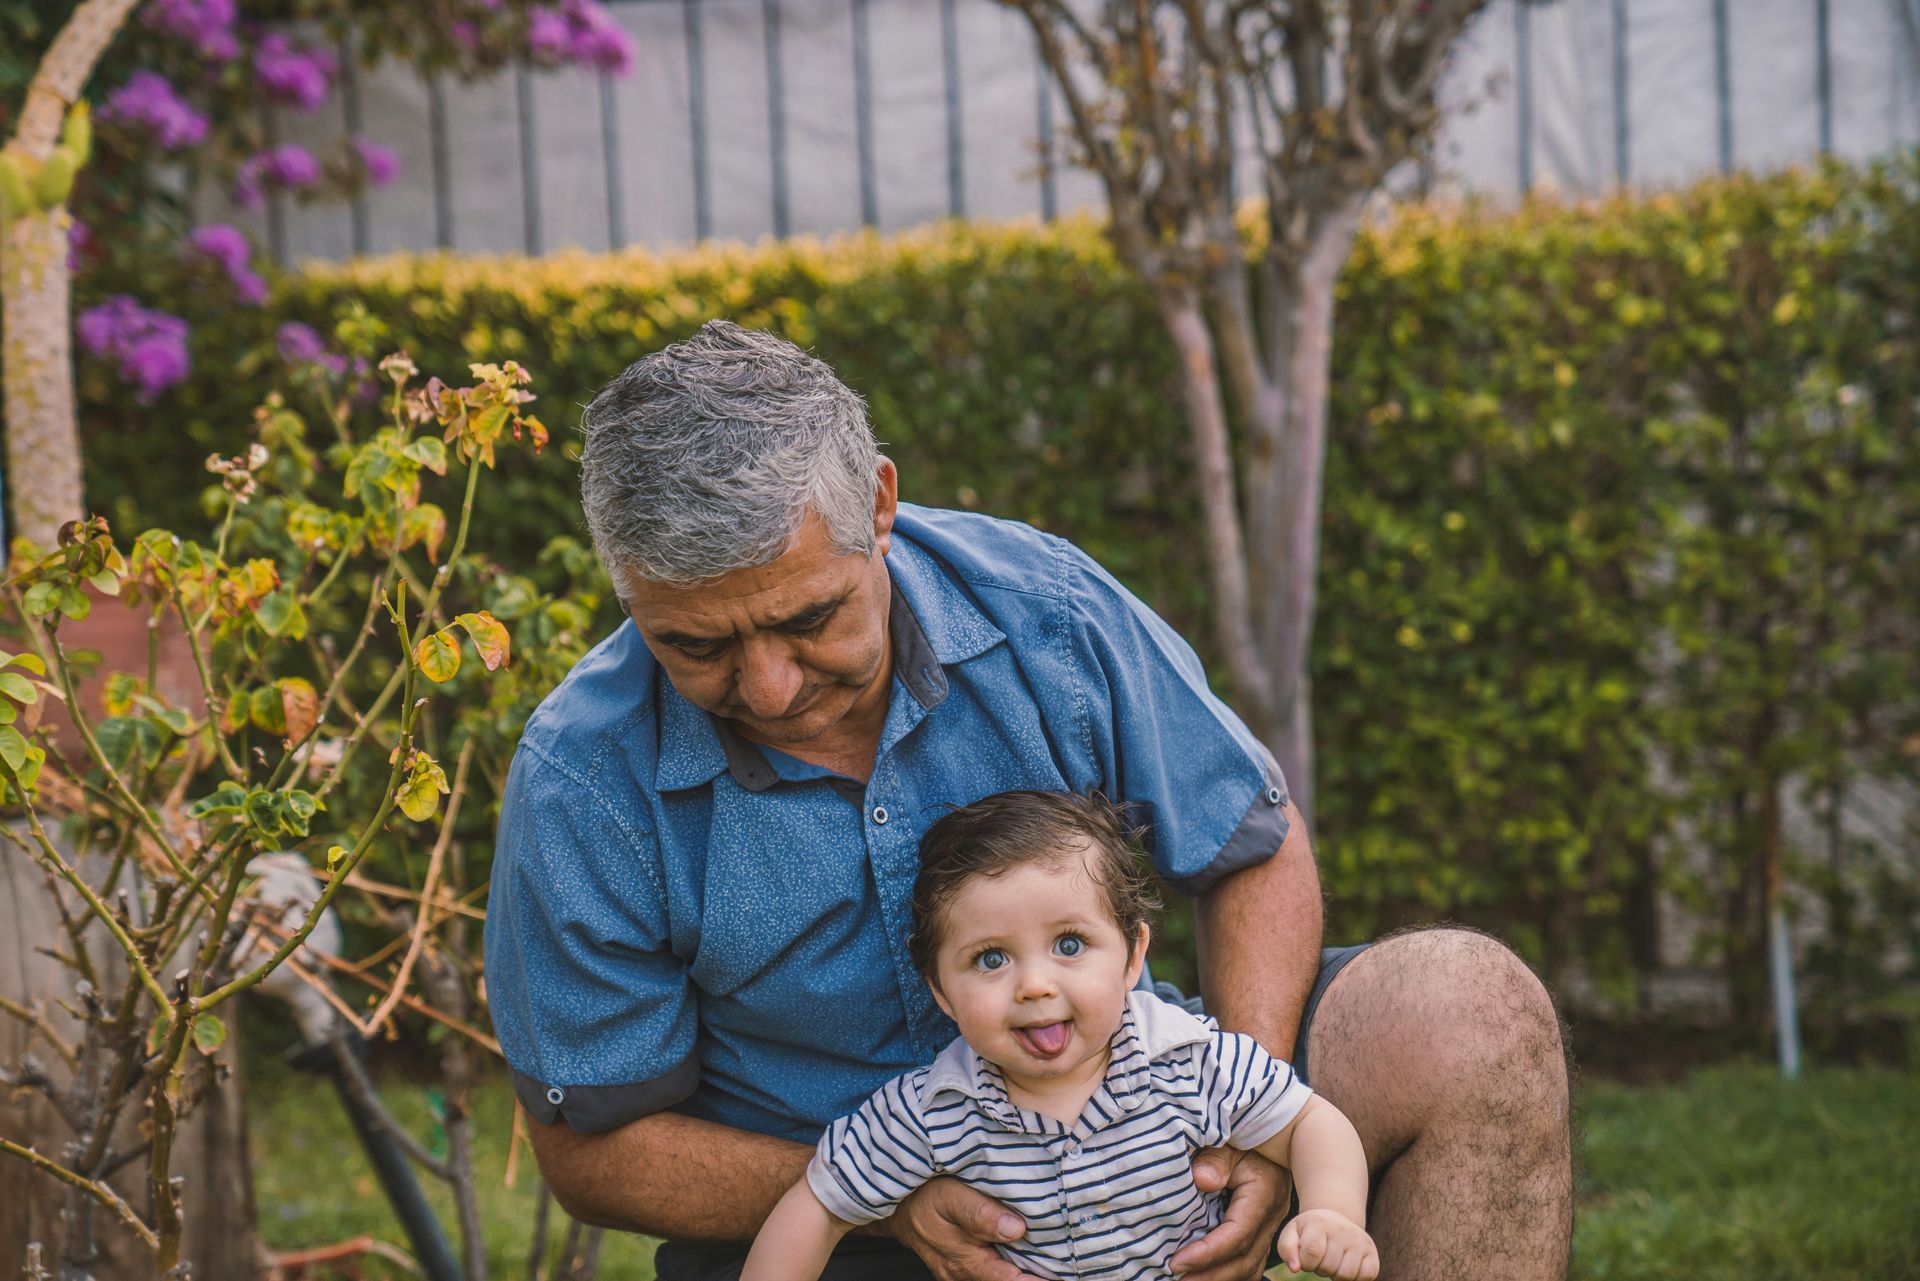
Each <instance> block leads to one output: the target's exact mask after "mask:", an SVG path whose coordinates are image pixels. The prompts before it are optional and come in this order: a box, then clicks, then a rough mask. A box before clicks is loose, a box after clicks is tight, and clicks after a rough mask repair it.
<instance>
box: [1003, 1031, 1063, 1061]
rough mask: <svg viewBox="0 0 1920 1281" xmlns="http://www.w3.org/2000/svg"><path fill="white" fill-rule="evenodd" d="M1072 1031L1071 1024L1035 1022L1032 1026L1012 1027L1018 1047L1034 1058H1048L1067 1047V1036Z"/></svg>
mask: <svg viewBox="0 0 1920 1281" xmlns="http://www.w3.org/2000/svg"><path fill="white" fill-rule="evenodd" d="M1072 1033H1073V1024H1072V1023H1070V1022H1061V1023H1036V1024H1035V1025H1033V1026H1032V1027H1017V1028H1015V1029H1013V1039H1014V1040H1015V1041H1018V1042H1019V1043H1020V1048H1021V1049H1023V1050H1025V1051H1026V1052H1027V1053H1028V1054H1031V1055H1032V1056H1033V1057H1034V1058H1036V1059H1050V1058H1052V1057H1053V1056H1054V1055H1056V1054H1058V1053H1060V1051H1062V1050H1064V1049H1066V1048H1067V1038H1068V1037H1069V1036H1070V1035H1072Z"/></svg>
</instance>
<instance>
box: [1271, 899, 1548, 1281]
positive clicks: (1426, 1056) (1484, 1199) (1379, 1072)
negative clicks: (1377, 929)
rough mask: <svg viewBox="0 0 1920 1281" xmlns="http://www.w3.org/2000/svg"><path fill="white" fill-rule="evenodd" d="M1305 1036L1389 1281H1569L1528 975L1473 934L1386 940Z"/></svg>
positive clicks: (1330, 993)
mask: <svg viewBox="0 0 1920 1281" xmlns="http://www.w3.org/2000/svg"><path fill="white" fill-rule="evenodd" d="M1310 1035H1311V1038H1312V1039H1311V1042H1310V1044H1309V1047H1308V1055H1309V1061H1310V1062H1311V1064H1312V1070H1313V1085H1314V1088H1315V1089H1317V1090H1319V1091H1320V1092H1322V1093H1323V1094H1325V1095H1326V1096H1327V1098H1328V1099H1330V1100H1331V1101H1332V1102H1333V1103H1334V1104H1335V1105H1337V1106H1338V1107H1339V1108H1340V1109H1341V1110H1342V1111H1344V1112H1345V1113H1346V1114H1347V1116H1348V1117H1349V1118H1350V1119H1351V1120H1352V1121H1353V1124H1354V1128H1355V1129H1357V1130H1358V1131H1359V1132H1360V1139H1361V1142H1362V1143H1363V1144H1365V1146H1366V1149H1367V1159H1368V1162H1369V1164H1370V1165H1371V1167H1372V1169H1373V1172H1374V1177H1375V1180H1376V1187H1377V1192H1376V1195H1375V1199H1374V1204H1373V1211H1372V1215H1371V1217H1370V1221H1369V1223H1368V1227H1369V1229H1370V1230H1371V1231H1372V1233H1373V1235H1374V1239H1375V1240H1376V1241H1378V1242H1379V1245H1380V1259H1381V1274H1380V1275H1381V1278H1382V1281H1426V1279H1427V1278H1443V1277H1444V1278H1457V1277H1461V1276H1468V1275H1473V1276H1495V1277H1501V1278H1505V1279H1507V1281H1528V1279H1531V1278H1538V1279H1546V1278H1554V1279H1556V1281H1557V1279H1558V1278H1561V1277H1564V1276H1565V1275H1566V1270H1567V1255H1568V1251H1569V1248H1570V1246H1571V1237H1572V1224H1573V1161H1572V1150H1571V1134H1570V1131H1569V1124H1568V1116H1567V1107H1568V1100H1567V1093H1568V1086H1567V1060H1566V1053H1565V1050H1564V1048H1563V1045H1562V1041H1561V1035H1560V1022H1559V1018H1558V1016H1557V1015H1556V1014H1555V1013H1554V1010H1553V1003H1552V1001H1551V999H1550V998H1549V997H1548V996H1547V992H1546V989H1545V988H1544V987H1543V986H1542V985H1541V983H1540V980H1539V979H1537V978H1535V977H1534V975H1533V973H1532V972H1531V971H1530V970H1528V969H1527V967H1526V965H1525V963H1524V962H1522V961H1521V960H1520V959H1519V958H1518V957H1517V956H1515V955H1514V954H1513V953H1512V952H1510V951H1508V950H1507V949H1506V948H1505V947H1504V946H1503V945H1501V944H1500V943H1499V942H1497V941H1496V940H1494V939H1492V938H1489V937H1488V936H1486V935H1484V934H1478V933H1475V932H1473V931H1471V930H1461V929H1449V928H1439V929H1430V930H1421V931H1416V932H1409V933H1405V934H1399V935H1395V936H1393V937H1390V938H1387V939H1383V940H1382V941H1381V942H1380V943H1378V944H1376V945H1375V946H1374V947H1372V948H1370V949H1368V950H1367V951H1366V952H1364V953H1362V954H1361V955H1359V956H1357V957H1355V958H1354V959H1353V961H1352V962H1351V963H1350V964H1349V965H1348V966H1347V967H1346V969H1344V970H1342V971H1341V972H1340V974H1339V976H1338V977H1337V978H1335V979H1334V980H1333V983H1332V984H1331V985H1330V986H1329V987H1328V988H1327V992H1326V995H1325V997H1323V998H1322V1000H1321V1004H1320V1008H1319V1011H1318V1012H1317V1013H1316V1014H1315V1016H1314V1021H1313V1029H1312V1032H1311V1034H1310Z"/></svg>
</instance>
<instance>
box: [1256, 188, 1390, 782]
mask: <svg viewBox="0 0 1920 1281" xmlns="http://www.w3.org/2000/svg"><path fill="white" fill-rule="evenodd" d="M1360 210H1361V199H1360V197H1359V196H1358V195H1355V196H1350V197H1348V198H1346V199H1345V200H1343V201H1341V202H1340V203H1338V204H1336V205H1334V206H1333V207H1332V208H1331V209H1329V210H1328V211H1326V212H1325V213H1324V214H1323V215H1321V216H1320V217H1319V218H1318V219H1317V220H1316V221H1315V223H1314V230H1313V232H1312V233H1311V236H1310V239H1309V240H1308V243H1307V248H1306V252H1305V253H1304V254H1303V255H1301V256H1300V257H1299V258H1298V259H1297V260H1294V261H1288V260H1285V259H1282V258H1281V257H1280V256H1279V255H1278V254H1277V253H1275V251H1273V250H1271V249H1270V250H1269V251H1268V257H1267V260H1266V261H1265V262H1264V263H1263V264H1262V268H1263V281H1262V284H1263V289H1264V297H1263V298H1262V300H1261V301H1262V308H1261V309H1262V313H1263V315H1264V316H1265V317H1266V325H1265V329H1266V332H1265V333H1264V334H1263V335H1262V337H1263V338H1264V344H1263V345H1264V348H1265V352H1266V360H1265V364H1266V366H1267V368H1268V369H1269V370H1271V371H1272V374H1273V377H1274V380H1275V382H1276V383H1277V385H1278V388H1279V395H1278V396H1271V397H1265V398H1263V399H1262V408H1263V410H1264V412H1263V413H1261V414H1258V415H1256V416H1253V417H1252V418H1251V419H1250V421H1249V422H1248V424H1247V454H1246V457H1247V462H1246V477H1245V482H1244V488H1245V492H1246V501H1245V507H1246V513H1247V547H1248V559H1249V573H1248V578H1249V586H1250V589H1251V594H1252V600H1253V615H1252V628H1253V635H1254V643H1255V645H1256V646H1258V648H1259V652H1260V653H1261V655H1262V656H1263V657H1264V659H1265V661H1266V664H1267V672H1268V687H1269V689H1270V690H1271V691H1272V693H1271V703H1270V710H1269V713H1268V715H1269V717H1270V724H1269V726H1268V728H1267V729H1266V730H1265V731H1264V732H1263V733H1262V737H1263V738H1264V739H1265V741H1266V743H1267V745H1268V746H1269V747H1270V748H1272V750H1273V754H1274V757H1275V758H1276V759H1277V760H1278V761H1279V763H1280V769H1281V772H1282V773H1283V774H1285V775H1286V779H1287V787H1288V790H1289V791H1290V792H1291V793H1292V795H1293V803H1294V804H1295V805H1296V806H1298V807H1299V809H1300V812H1301V813H1302V814H1304V815H1306V816H1308V817H1309V819H1310V818H1311V816H1312V805H1313V699H1312V690H1311V688H1310V679H1309V675H1308V671H1307V657H1308V654H1309V653H1310V650H1311V644H1312V640H1313V611H1314V603H1315V599H1316V588H1317V581H1316V579H1317V575H1318V572H1319V565H1320V511H1321V493H1322V489H1323V487H1324V486H1323V479H1322V478H1323V474H1324V472H1325V469H1326V457H1327V399H1328V392H1329V389H1330V382H1331V379H1332V360H1333V291H1334V286H1335V285H1336V284H1337V283H1338V281H1339V278H1340V270H1341V268H1342V267H1344V266H1345V265H1346V261H1347V256H1348V254H1349V253H1350V252H1351V251H1352V249H1353V237H1354V233H1355V231H1356V230H1357V229H1358V227H1359V225H1360Z"/></svg>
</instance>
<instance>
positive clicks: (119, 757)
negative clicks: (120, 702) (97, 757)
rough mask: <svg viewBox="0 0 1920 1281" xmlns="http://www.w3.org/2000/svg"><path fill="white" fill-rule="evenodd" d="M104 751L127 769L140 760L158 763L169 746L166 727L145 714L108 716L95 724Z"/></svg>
mask: <svg viewBox="0 0 1920 1281" xmlns="http://www.w3.org/2000/svg"><path fill="white" fill-rule="evenodd" d="M93 736H94V739H95V740H96V741H97V742H99V744H100V753H101V755H103V756H105V757H106V758H107V763H108V764H109V765H111V766H113V768H114V769H116V770H118V771H120V772H122V773H124V772H125V771H127V770H129V769H131V768H133V765H134V763H135V762H136V761H137V762H140V763H142V764H144V765H146V766H148V767H149V768H151V767H152V766H155V765H158V764H159V763H160V758H161V756H162V755H164V754H165V752H166V749H167V731H166V730H165V729H163V728H161V727H160V726H158V725H156V724H154V723H153V722H152V721H150V720H148V719H147V718H146V717H144V716H109V717H107V719H105V720H103V721H101V722H100V723H99V724H98V725H96V726H95V727H94V731H93Z"/></svg>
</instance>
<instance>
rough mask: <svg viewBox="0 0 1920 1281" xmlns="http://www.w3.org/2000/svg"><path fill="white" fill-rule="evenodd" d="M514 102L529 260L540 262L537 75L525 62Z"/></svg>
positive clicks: (516, 73) (518, 71)
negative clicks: (535, 83)
mask: <svg viewBox="0 0 1920 1281" xmlns="http://www.w3.org/2000/svg"><path fill="white" fill-rule="evenodd" d="M513 100H514V107H515V109H516V110H517V111H518V113H519V117H520V212H521V220H522V222H523V224H524V226H523V228H522V230H523V231H524V232H525V233H526V234H525V237H524V239H525V244H526V250H527V256H528V257H530V258H537V257H539V256H540V252H541V241H542V239H543V237H542V235H541V234H540V233H541V227H540V146H539V139H538V136H537V133H536V130H537V128H538V126H537V124H536V122H535V120H534V118H533V73H532V72H531V71H529V70H528V69H527V64H526V63H524V62H516V63H515V64H514V66H513Z"/></svg>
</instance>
